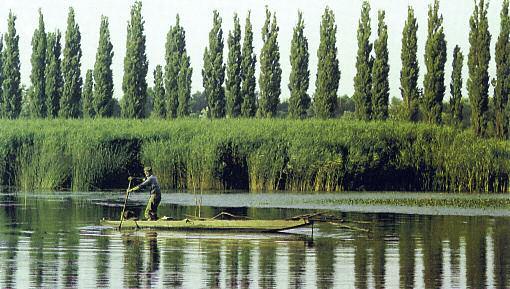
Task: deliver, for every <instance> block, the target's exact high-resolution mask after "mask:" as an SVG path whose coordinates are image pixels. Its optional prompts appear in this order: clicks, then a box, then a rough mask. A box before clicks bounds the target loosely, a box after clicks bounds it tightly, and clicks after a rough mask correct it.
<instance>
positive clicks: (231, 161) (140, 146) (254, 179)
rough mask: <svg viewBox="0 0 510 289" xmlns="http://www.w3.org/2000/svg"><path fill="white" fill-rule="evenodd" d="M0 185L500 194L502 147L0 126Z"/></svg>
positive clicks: (215, 126)
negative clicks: (148, 182)
mask: <svg viewBox="0 0 510 289" xmlns="http://www.w3.org/2000/svg"><path fill="white" fill-rule="evenodd" d="M0 128H1V129H0V178H1V184H2V185H15V186H19V187H21V188H22V189H72V190H97V189H109V188H121V187H125V186H127V180H126V179H127V176H128V175H141V173H142V167H143V166H145V165H151V166H152V167H153V168H154V170H155V173H156V174H157V176H158V178H159V180H160V182H161V184H162V186H163V187H165V188H186V189H193V188H197V189H198V188H202V189H224V188H228V189H230V188H235V189H250V190H252V191H260V190H292V191H342V190H412V191H414V190H420V191H421V190H423V191H451V192H508V190H509V187H508V185H509V169H510V143H508V142H502V141H496V140H482V139H479V138H476V137H474V136H473V135H472V133H471V132H468V131H459V130H455V129H453V128H449V127H436V126H427V125H423V124H409V123H395V122H370V123H365V122H358V121H342V120H324V121H323V120H306V121H291V120H228V119H227V120H215V121H210V120H198V119H189V120H177V121H166V120H143V121H141V120H119V119H109V120H16V121H7V120H1V121H0Z"/></svg>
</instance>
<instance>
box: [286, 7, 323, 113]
mask: <svg viewBox="0 0 510 289" xmlns="http://www.w3.org/2000/svg"><path fill="white" fill-rule="evenodd" d="M304 29H305V21H304V20H303V13H302V12H301V11H299V12H298V21H297V24H296V26H295V27H294V34H293V35H292V42H291V45H290V65H291V71H290V76H289V85H288V86H289V90H290V98H289V116H290V117H291V118H305V117H306V114H307V110H308V108H309V107H310V102H311V101H310V96H309V95H308V86H309V84H310V70H309V69H308V58H309V53H308V39H307V38H306V36H305V34H304ZM321 37H322V33H321ZM321 40H322V38H321ZM321 45H322V41H321ZM320 59H321V58H320V57H319V61H320Z"/></svg>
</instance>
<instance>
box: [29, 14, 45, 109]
mask: <svg viewBox="0 0 510 289" xmlns="http://www.w3.org/2000/svg"><path fill="white" fill-rule="evenodd" d="M30 62H31V63H32V73H31V74H30V80H31V82H32V86H31V88H30V92H29V97H30V102H29V103H30V109H29V111H30V116H31V117H46V91H45V88H44V87H45V85H46V83H45V75H44V70H45V68H46V32H45V30H44V18H43V14H42V12H41V9H39V26H38V28H37V29H35V31H34V35H33V36H32V57H31V59H30Z"/></svg>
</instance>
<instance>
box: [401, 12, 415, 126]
mask: <svg viewBox="0 0 510 289" xmlns="http://www.w3.org/2000/svg"><path fill="white" fill-rule="evenodd" d="M417 31H418V23H417V21H416V17H415V16H414V9H413V8H412V7H410V6H409V7H408V8H407V20H406V23H405V25H404V29H403V31H402V49H401V51H400V58H401V60H402V70H400V92H401V94H402V99H403V100H404V119H405V120H408V121H413V122H415V121H418V112H419V97H420V93H419V90H418V75H419V74H420V67H419V65H418V58H417V57H416V53H417V50H418V39H417V37H416V33H417Z"/></svg>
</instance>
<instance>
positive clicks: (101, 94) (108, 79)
mask: <svg viewBox="0 0 510 289" xmlns="http://www.w3.org/2000/svg"><path fill="white" fill-rule="evenodd" d="M113 54H114V53H113V45H112V42H111V40H110V29H109V22H108V18H107V17H105V16H101V26H100V28H99V44H98V46H97V52H96V62H95V64H94V97H93V106H94V110H95V112H96V116H98V117H111V116H112V114H113V106H112V105H113V103H112V98H113V73H112V68H111V66H112V60H113Z"/></svg>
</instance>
